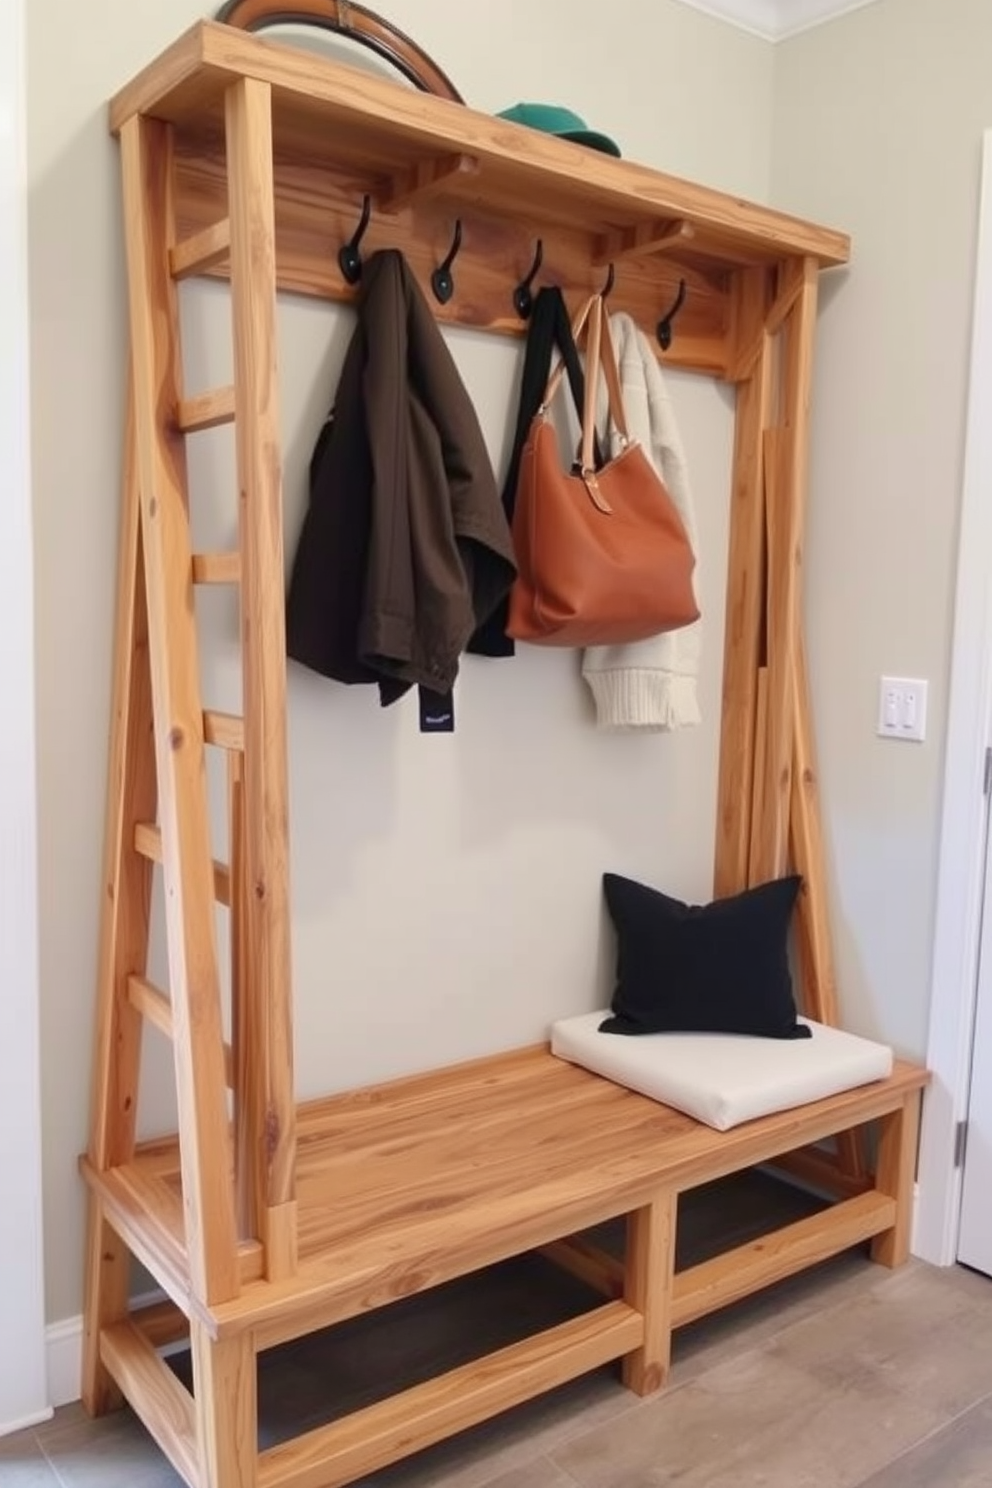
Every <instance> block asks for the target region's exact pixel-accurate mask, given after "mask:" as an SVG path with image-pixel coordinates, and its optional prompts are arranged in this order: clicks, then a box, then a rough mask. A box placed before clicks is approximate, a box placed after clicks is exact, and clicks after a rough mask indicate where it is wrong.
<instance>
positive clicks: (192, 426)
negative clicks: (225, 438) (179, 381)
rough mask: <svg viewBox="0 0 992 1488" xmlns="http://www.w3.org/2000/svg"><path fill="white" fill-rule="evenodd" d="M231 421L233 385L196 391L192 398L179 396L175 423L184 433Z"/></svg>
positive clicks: (230, 422) (231, 422) (232, 418)
mask: <svg viewBox="0 0 992 1488" xmlns="http://www.w3.org/2000/svg"><path fill="white" fill-rule="evenodd" d="M233 422H234V389H233V387H222V388H211V389H210V390H209V392H206V393H197V394H196V396H195V397H194V398H181V399H180V401H179V406H178V412H177V415H176V423H177V424H178V426H179V428H180V429H181V430H182V432H183V433H184V434H195V433H197V432H198V431H200V430H202V429H216V428H218V426H219V425H221V424H233Z"/></svg>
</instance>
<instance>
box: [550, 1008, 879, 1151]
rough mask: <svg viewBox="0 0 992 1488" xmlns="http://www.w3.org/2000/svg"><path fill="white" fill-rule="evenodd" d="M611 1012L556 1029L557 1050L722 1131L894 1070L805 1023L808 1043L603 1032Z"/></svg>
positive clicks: (865, 1046) (872, 1046)
mask: <svg viewBox="0 0 992 1488" xmlns="http://www.w3.org/2000/svg"><path fill="white" fill-rule="evenodd" d="M608 1016H609V1013H608V1011H604V1012H599V1013H583V1014H582V1015H580V1016H579V1017H576V1018H563V1019H561V1020H560V1021H559V1022H557V1023H555V1024H553V1025H552V1029H551V1052H552V1053H553V1054H556V1055H557V1056H558V1057H559V1058H560V1059H566V1060H568V1061H569V1062H570V1063H572V1064H579V1065H582V1066H583V1068H585V1069H588V1070H592V1071H593V1072H594V1073H595V1074H597V1075H603V1076H604V1077H605V1078H606V1079H607V1080H613V1081H615V1082H616V1083H617V1084H618V1085H626V1086H627V1087H628V1089H630V1090H636V1091H638V1092H639V1094H641V1095H647V1096H650V1097H651V1099H652V1100H656V1101H661V1102H662V1103H663V1104H664V1105H666V1106H674V1107H675V1108H676V1110H679V1111H684V1112H685V1113H686V1115H687V1116H693V1117H695V1119H696V1120H697V1121H702V1122H704V1123H705V1124H706V1125H707V1126H712V1127H715V1128H716V1130H717V1131H727V1130H729V1128H730V1127H732V1126H738V1125H739V1124H740V1123H741V1122H742V1121H752V1120H754V1118H755V1117H757V1116H767V1115H768V1114H769V1113H770V1112H772V1111H784V1110H787V1109H788V1108H789V1107H791V1106H801V1105H805V1104H806V1103H807V1102H808V1101H815V1100H822V1099H823V1098H824V1097H826V1096H828V1095H836V1094H837V1093H838V1092H839V1091H841V1090H850V1089H852V1088H853V1087H854V1086H855V1085H866V1084H868V1082H869V1081H871V1080H884V1079H885V1078H886V1076H888V1075H889V1074H891V1072H892V1050H891V1049H890V1048H888V1047H887V1046H886V1045H885V1044H876V1043H873V1042H872V1041H871V1040H870V1039H865V1038H861V1037H859V1036H858V1035H857V1034H854V1033H845V1032H844V1031H843V1030H842V1029H840V1028H829V1027H828V1026H827V1025H826V1024H823V1023H814V1022H811V1021H810V1019H808V1018H801V1019H800V1022H802V1023H806V1024H807V1025H808V1026H809V1028H810V1029H811V1030H812V1035H813V1036H812V1038H808V1039H772V1038H750V1037H747V1036H745V1035H743V1034H736V1033H643V1034H638V1035H636V1036H633V1035H624V1034H615V1033H600V1032H599V1031H598V1030H599V1025H600V1023H602V1021H603V1019H604V1018H606V1017H608Z"/></svg>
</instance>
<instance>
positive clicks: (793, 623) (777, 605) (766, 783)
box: [755, 259, 818, 879]
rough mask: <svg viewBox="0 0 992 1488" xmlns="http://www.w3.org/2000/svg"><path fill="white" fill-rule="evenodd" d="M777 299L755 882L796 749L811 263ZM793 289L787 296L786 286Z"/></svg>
mask: <svg viewBox="0 0 992 1488" xmlns="http://www.w3.org/2000/svg"><path fill="white" fill-rule="evenodd" d="M784 279H785V283H784V285H783V287H782V289H781V290H780V295H783V296H785V297H786V298H787V299H789V301H790V303H791V309H789V310H788V312H787V315H786V318H785V324H784V328H783V334H784V336H785V346H784V353H783V356H782V381H781V390H780V398H781V405H782V408H781V423H780V425H777V426H776V427H774V428H770V429H767V430H766V432H765V441H766V457H765V459H766V501H767V509H768V542H769V559H768V610H767V635H768V709H767V729H766V741H765V759H764V779H763V783H762V786H761V802H762V819H761V821H760V823H758V824H757V825H756V829H755V830H756V836H757V845H756V848H755V860H756V865H757V871H758V876H759V878H761V879H770V878H776V877H779V876H780V875H781V874H783V873H784V872H785V871H786V867H787V863H788V849H789V816H790V809H791V804H792V766H793V754H794V745H795V716H796V715H795V670H796V666H797V664H798V663H797V656H796V645H797V641H796V637H797V632H798V628H799V624H800V615H801V608H800V604H801V595H802V589H801V567H802V551H803V538H804V531H805V515H806V486H807V477H808V465H809V425H810V390H811V382H812V370H813V341H814V336H815V331H816V305H817V288H818V273H817V267H816V264H815V263H814V262H813V261H812V260H811V259H803V260H801V261H798V262H796V263H793V264H790V265H789V267H788V270H787V272H786V274H785V275H784ZM794 280H798V282H799V288H798V289H796V290H795V291H794V293H793V292H792V290H793V281H794Z"/></svg>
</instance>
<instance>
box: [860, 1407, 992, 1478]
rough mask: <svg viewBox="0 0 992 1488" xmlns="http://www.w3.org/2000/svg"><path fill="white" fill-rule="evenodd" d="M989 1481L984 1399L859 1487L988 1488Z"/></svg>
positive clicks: (989, 1427) (991, 1466)
mask: <svg viewBox="0 0 992 1488" xmlns="http://www.w3.org/2000/svg"><path fill="white" fill-rule="evenodd" d="M990 1480H992V1400H985V1401H983V1402H982V1404H981V1405H975V1406H972V1408H971V1410H969V1411H965V1413H964V1414H963V1415H961V1416H958V1418H957V1420H956V1421H952V1422H951V1424H950V1426H945V1427H944V1428H943V1430H942V1431H937V1432H935V1433H934V1435H933V1436H931V1437H928V1438H927V1440H926V1441H925V1442H921V1443H920V1445H919V1446H918V1447H914V1448H913V1450H912V1451H910V1452H907V1453H906V1455H905V1456H903V1457H899V1458H897V1459H896V1461H895V1462H891V1463H890V1464H889V1466H888V1467H884V1468H883V1469H882V1471H881V1472H878V1473H875V1474H874V1475H873V1476H872V1477H870V1478H867V1479H866V1480H865V1482H864V1484H862V1485H861V1488H988V1484H989V1482H990Z"/></svg>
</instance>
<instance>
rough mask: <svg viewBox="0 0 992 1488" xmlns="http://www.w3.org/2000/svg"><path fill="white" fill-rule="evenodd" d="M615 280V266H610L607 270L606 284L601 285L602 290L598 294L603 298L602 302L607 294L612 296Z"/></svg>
mask: <svg viewBox="0 0 992 1488" xmlns="http://www.w3.org/2000/svg"><path fill="white" fill-rule="evenodd" d="M616 278H617V270H616V265H615V264H610V267H609V270H608V272H607V275H606V283H605V284H604V285H603V288H602V289H601V290H600V294H601V295H602V296H603V299H604V300H605V299H606V297H607V295H608V294H612V292H613V286H614V284H615V283H616Z"/></svg>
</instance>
